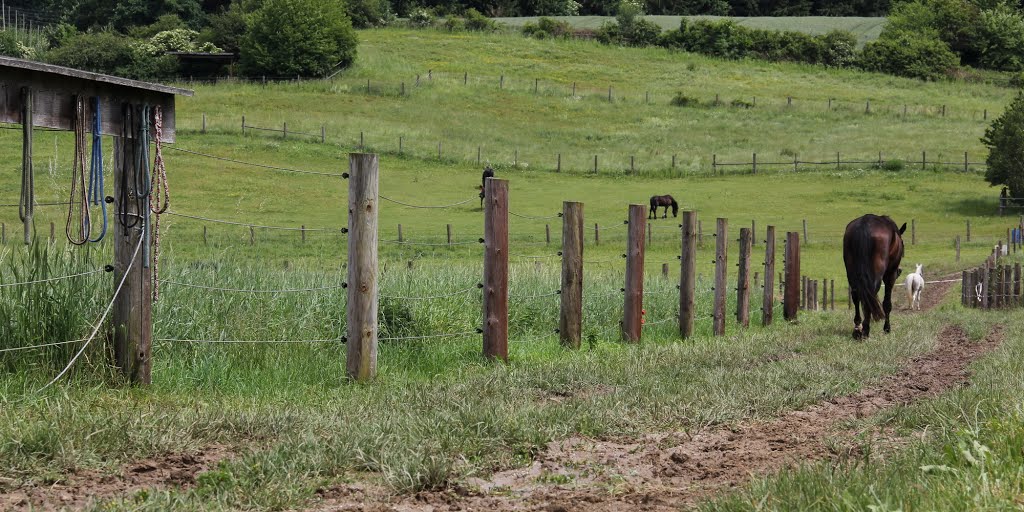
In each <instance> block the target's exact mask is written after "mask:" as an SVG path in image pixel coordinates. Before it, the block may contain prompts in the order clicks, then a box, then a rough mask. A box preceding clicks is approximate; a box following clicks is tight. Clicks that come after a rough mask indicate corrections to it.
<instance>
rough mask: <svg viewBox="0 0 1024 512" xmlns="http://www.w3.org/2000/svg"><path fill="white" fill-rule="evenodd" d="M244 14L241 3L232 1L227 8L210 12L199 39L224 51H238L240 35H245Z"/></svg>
mask: <svg viewBox="0 0 1024 512" xmlns="http://www.w3.org/2000/svg"><path fill="white" fill-rule="evenodd" d="M245 16H246V15H245V13H244V12H243V11H242V7H241V4H239V3H237V2H234V3H232V4H231V7H230V8H228V10H226V11H224V12H222V13H220V14H211V15H210V16H209V17H208V18H207V23H208V26H207V27H206V28H204V29H203V31H202V32H200V34H199V40H200V41H202V42H204V43H211V44H214V45H216V46H217V47H218V48H221V49H223V50H224V51H226V52H231V53H238V52H239V49H240V47H241V41H242V37H243V36H245V27H246V21H245Z"/></svg>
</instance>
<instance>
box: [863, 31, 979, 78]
mask: <svg viewBox="0 0 1024 512" xmlns="http://www.w3.org/2000/svg"><path fill="white" fill-rule="evenodd" d="M859 63H860V66H861V67H862V68H863V69H866V70H868V71H880V72H883V73H891V74H894V75H899V76H906V77H911V78H920V79H922V80H937V79H939V78H941V77H943V76H944V75H945V74H946V73H947V72H948V71H949V70H950V69H952V68H955V67H956V66H957V65H958V64H959V63H960V62H959V58H957V56H956V54H954V53H953V51H952V50H950V49H949V45H947V44H946V43H944V42H942V41H940V40H938V39H936V38H932V37H927V36H916V37H915V36H912V35H910V34H905V35H902V36H899V37H894V38H886V39H879V40H877V41H873V42H871V43H868V44H867V45H866V46H865V47H864V51H863V52H861V55H860V62H859Z"/></svg>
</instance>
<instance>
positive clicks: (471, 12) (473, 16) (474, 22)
mask: <svg viewBox="0 0 1024 512" xmlns="http://www.w3.org/2000/svg"><path fill="white" fill-rule="evenodd" d="M465 18H466V29H468V30H473V31H477V32H493V31H494V30H496V29H497V28H498V25H497V24H495V23H494V20H492V19H490V18H488V17H487V16H484V15H483V14H480V11H478V10H476V9H466V15H465Z"/></svg>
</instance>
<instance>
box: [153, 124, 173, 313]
mask: <svg viewBox="0 0 1024 512" xmlns="http://www.w3.org/2000/svg"><path fill="white" fill-rule="evenodd" d="M163 136H164V114H163V109H162V108H160V105H157V106H156V107H155V108H154V113H153V139H154V143H155V145H156V160H155V161H154V162H153V176H152V177H151V178H150V182H149V189H150V190H151V191H152V193H151V194H150V195H149V211H151V212H153V272H152V275H151V278H152V279H153V302H156V301H157V299H159V298H160V281H159V277H160V214H162V213H164V212H166V211H167V208H168V207H169V206H170V205H171V193H170V189H169V188H168V186H167V167H166V166H165V165H164V154H163V145H162V143H161V142H160V139H162V138H163ZM161 195H162V196H163V197H162V198H161Z"/></svg>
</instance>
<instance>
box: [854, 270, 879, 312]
mask: <svg viewBox="0 0 1024 512" xmlns="http://www.w3.org/2000/svg"><path fill="white" fill-rule="evenodd" d="M868 263H870V262H865V263H863V264H862V266H861V269H860V272H859V274H860V275H859V276H858V281H859V283H858V286H857V293H859V294H860V301H861V302H863V303H864V309H865V313H866V314H870V315H871V319H872V320H881V319H883V318H885V311H882V303H881V302H880V301H879V300H878V292H876V291H874V286H873V284H874V283H872V282H871V272H870V270H869V269H868Z"/></svg>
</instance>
